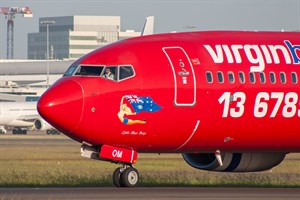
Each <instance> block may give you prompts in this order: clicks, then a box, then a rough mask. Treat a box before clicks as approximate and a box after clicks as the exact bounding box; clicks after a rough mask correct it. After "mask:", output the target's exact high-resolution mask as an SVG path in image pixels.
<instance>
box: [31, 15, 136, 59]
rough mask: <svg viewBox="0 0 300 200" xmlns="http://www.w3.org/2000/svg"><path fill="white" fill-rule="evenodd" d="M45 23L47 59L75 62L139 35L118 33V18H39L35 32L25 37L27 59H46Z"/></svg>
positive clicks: (119, 30) (130, 32)
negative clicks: (91, 53)
mask: <svg viewBox="0 0 300 200" xmlns="http://www.w3.org/2000/svg"><path fill="white" fill-rule="evenodd" d="M46 21H48V22H51V24H49V25H48V28H49V29H48V31H49V59H77V58H80V57H81V56H83V55H85V54H87V53H89V52H91V51H92V50H94V49H96V48H99V47H102V46H105V45H107V44H110V43H112V42H116V41H119V40H122V39H125V38H130V37H136V36H140V32H135V31H123V32H122V31H121V18H120V16H65V17H47V18H40V19H39V32H38V33H29V34H28V40H27V41H28V46H27V47H28V55H27V58H28V59H38V60H40V59H46V45H47V43H46V41H47V39H46V38H47V25H46V24H45V22H46ZM43 22H44V23H43Z"/></svg>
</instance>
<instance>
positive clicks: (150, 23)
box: [141, 16, 154, 36]
mask: <svg viewBox="0 0 300 200" xmlns="http://www.w3.org/2000/svg"><path fill="white" fill-rule="evenodd" d="M153 30H154V16H149V17H147V18H146V20H145V24H144V28H143V31H142V34H141V35H142V36H143V35H152V34H153Z"/></svg>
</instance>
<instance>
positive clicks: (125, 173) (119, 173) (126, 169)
mask: <svg viewBox="0 0 300 200" xmlns="http://www.w3.org/2000/svg"><path fill="white" fill-rule="evenodd" d="M113 182H114V185H115V186H116V187H135V186H136V185H137V184H138V182H139V173H138V171H137V169H135V168H134V167H132V166H126V165H123V167H119V168H117V169H116V170H115V171H114V173H113Z"/></svg>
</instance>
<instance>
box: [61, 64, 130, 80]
mask: <svg viewBox="0 0 300 200" xmlns="http://www.w3.org/2000/svg"><path fill="white" fill-rule="evenodd" d="M82 66H87V67H89V66H91V67H102V68H103V69H102V71H101V73H100V75H80V74H78V75H76V72H77V71H78V70H79V69H81V67H82ZM71 67H73V72H72V73H71V74H68V75H66V72H67V71H68V70H69V69H70V68H71ZM112 67H114V68H116V69H115V71H114V75H115V77H116V78H114V79H108V78H105V77H104V73H105V70H106V68H112ZM122 67H130V68H131V70H132V75H130V76H128V77H126V78H122V79H120V73H121V72H120V71H121V68H122ZM67 71H66V72H65V73H64V76H77V77H100V78H104V79H107V80H110V81H114V82H121V81H126V80H128V79H131V78H133V77H135V76H136V73H135V69H134V67H133V66H132V65H131V64H123V65H94V64H80V65H78V66H76V65H71V66H70V67H69V68H68V69H67Z"/></svg>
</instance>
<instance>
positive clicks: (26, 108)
mask: <svg viewBox="0 0 300 200" xmlns="http://www.w3.org/2000/svg"><path fill="white" fill-rule="evenodd" d="M36 104H37V102H1V103H0V126H1V130H2V132H3V133H6V129H5V128H4V127H13V130H12V131H13V134H27V129H28V128H34V129H36V130H47V133H49V134H50V133H54V131H53V130H52V129H53V127H52V126H51V125H50V124H48V123H47V122H46V121H45V120H43V119H42V118H41V117H40V115H39V114H38V112H37V109H36Z"/></svg>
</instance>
